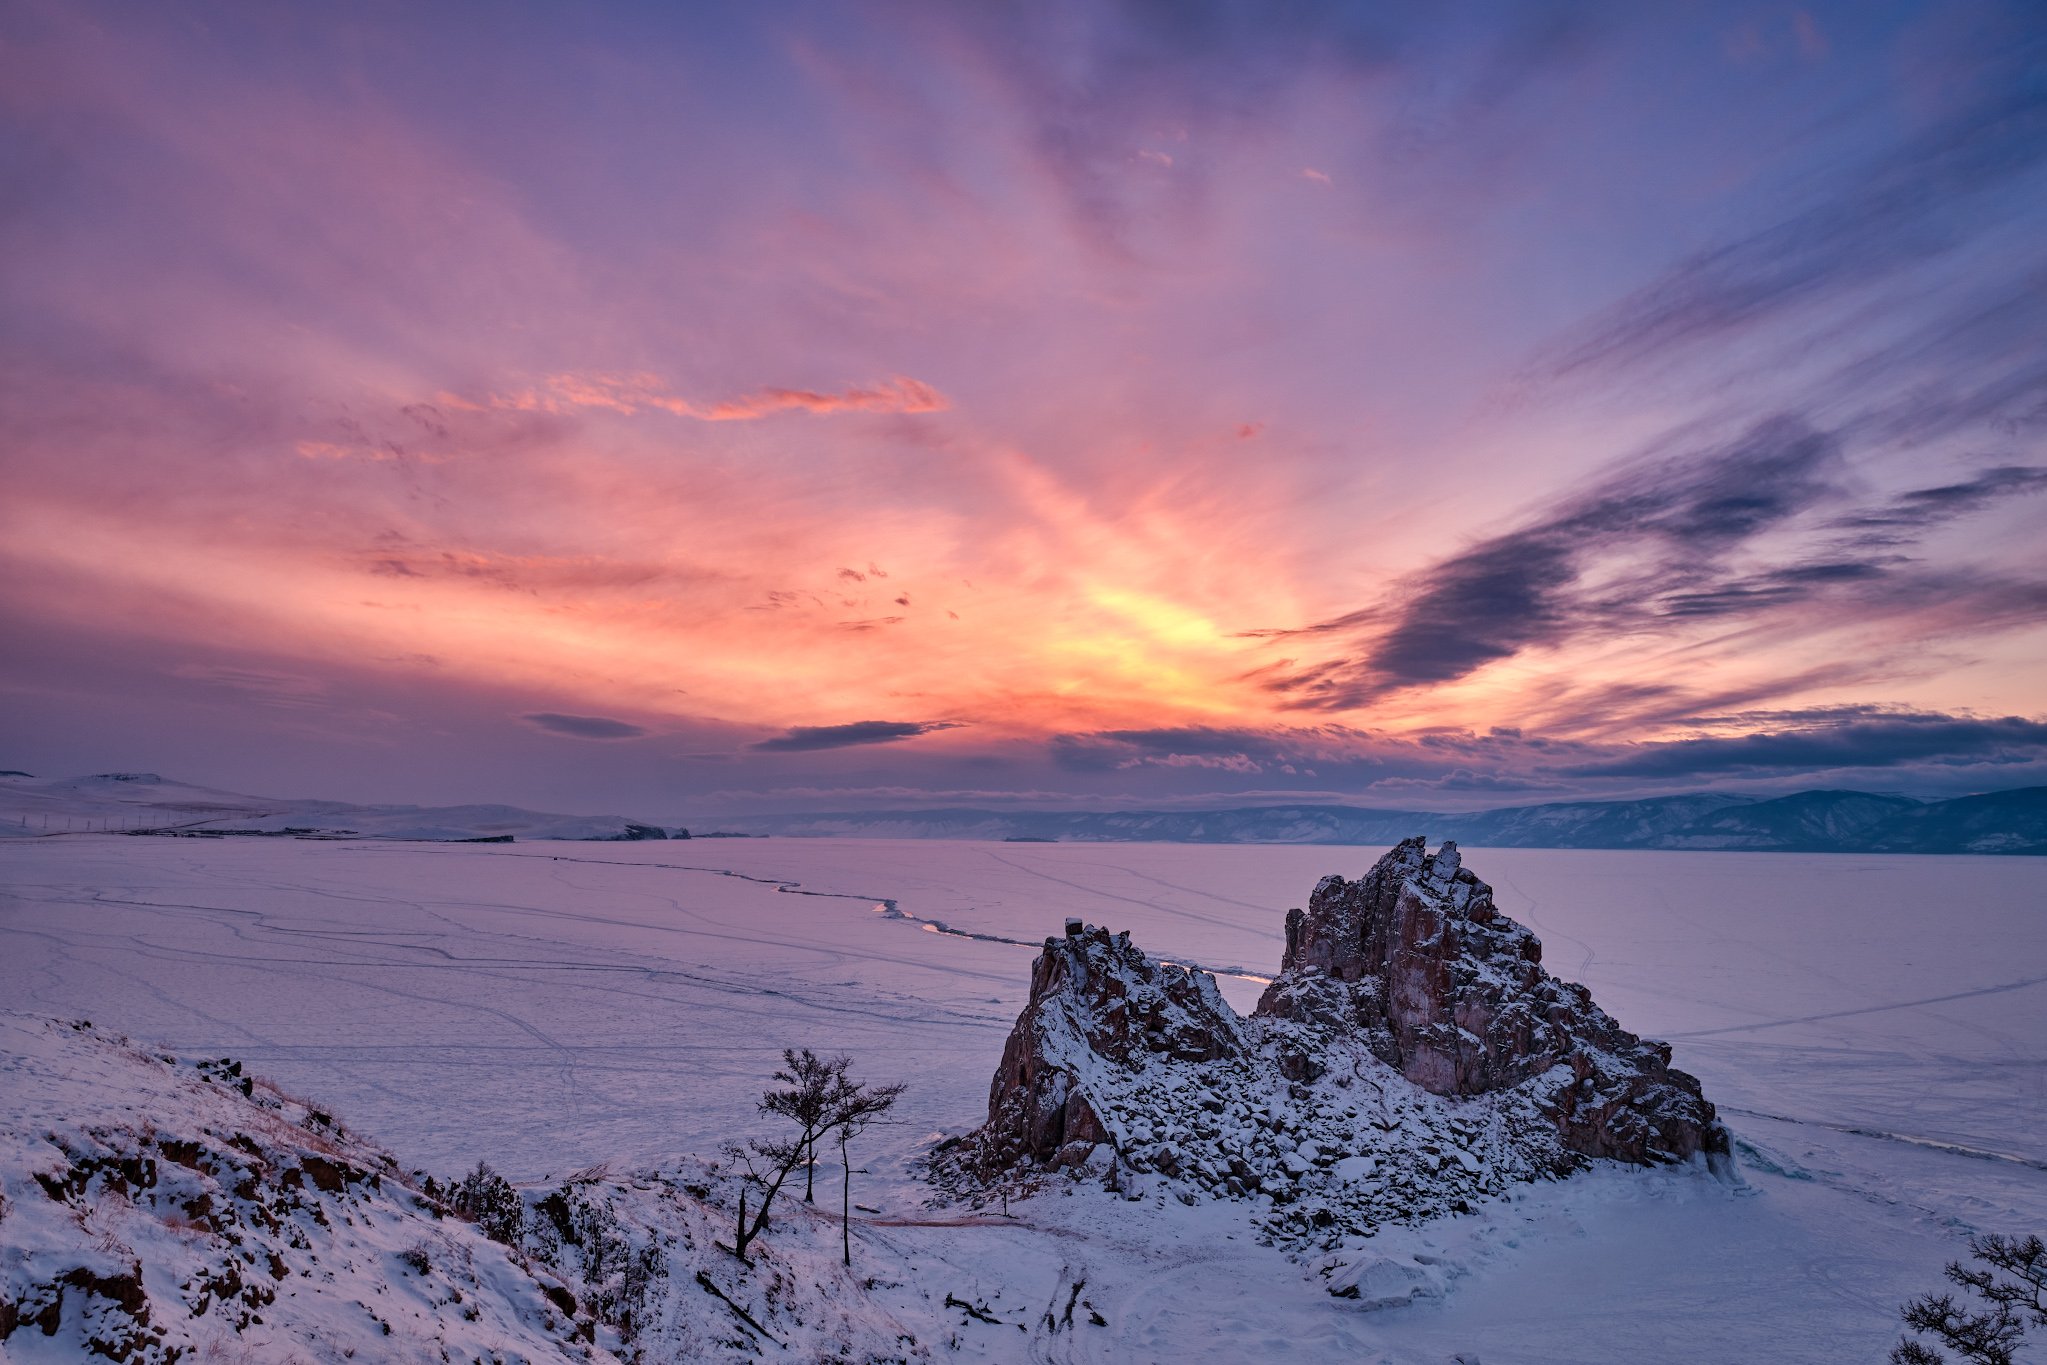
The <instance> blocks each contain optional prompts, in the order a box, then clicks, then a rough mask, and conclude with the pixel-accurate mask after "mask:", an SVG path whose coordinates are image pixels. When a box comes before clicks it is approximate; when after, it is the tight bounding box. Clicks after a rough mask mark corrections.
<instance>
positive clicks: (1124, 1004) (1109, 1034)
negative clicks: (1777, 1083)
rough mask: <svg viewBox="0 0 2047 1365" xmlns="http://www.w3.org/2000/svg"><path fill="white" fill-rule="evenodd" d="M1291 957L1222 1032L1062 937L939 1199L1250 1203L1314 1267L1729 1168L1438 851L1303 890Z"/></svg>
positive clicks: (1723, 1146) (1683, 1082) (1410, 852)
mask: <svg viewBox="0 0 2047 1365" xmlns="http://www.w3.org/2000/svg"><path fill="white" fill-rule="evenodd" d="M1286 942H1287V947H1286V957H1285V961H1284V963H1283V966H1282V970H1281V972H1280V975H1279V976H1278V977H1277V978H1275V979H1274V981H1273V982H1272V984H1271V985H1270V986H1269V987H1268V988H1267V989H1266V991H1265V994H1264V996H1263V998H1262V999H1261V1000H1260V1001H1259V1003H1258V1008H1257V1009H1256V1010H1255V1011H1254V1012H1253V1013H1252V1015H1251V1017H1250V1018H1248V1019H1241V1018H1239V1017H1238V1016H1237V1014H1236V1013H1235V1012H1234V1011H1233V1010H1231V1009H1230V1007H1229V1005H1228V1003H1227V1002H1225V1001H1224V1000H1223V998H1222V995H1221V993H1220V992H1219V991H1218V990H1217V988H1216V983H1215V979H1214V978H1213V977H1212V976H1210V975H1209V974H1208V973H1206V972H1201V971H1196V970H1190V969H1187V968H1184V967H1180V966H1178V965H1175V964H1172V963H1162V962H1156V961H1154V960H1152V959H1151V958H1149V957H1147V956H1146V955H1145V954H1144V953H1142V952H1141V951H1139V950H1138V949H1137V948H1136V947H1134V946H1133V945H1132V944H1131V942H1130V940H1129V936H1128V935H1127V934H1118V935H1113V936H1112V935H1111V934H1110V933H1109V932H1108V931H1107V930H1105V929H1100V928H1089V927H1085V926H1083V925H1082V924H1081V923H1080V922H1079V921H1073V922H1070V923H1069V924H1068V926H1067V933H1066V937H1065V938H1064V939H1047V940H1046V942H1045V951H1044V953H1043V955H1042V956H1041V957H1040V958H1039V959H1038V961H1037V963H1036V965H1035V967H1034V968H1033V970H1032V976H1031V999H1030V1003H1029V1004H1028V1005H1027V1006H1026V1007H1025V1009H1024V1012H1023V1014H1022V1015H1021V1016H1020V1017H1019V1018H1018V1020H1017V1024H1016V1028H1015V1029H1014V1031H1013V1032H1012V1033H1011V1034H1010V1037H1009V1042H1008V1045H1007V1047H1006V1048H1005V1049H1004V1053H1003V1058H1002V1063H1001V1066H1000V1068H999V1069H998V1070H997V1072H996V1075H995V1079H994V1082H993V1084H992V1086H991V1090H990V1095H989V1103H988V1122H987V1124H986V1125H985V1126H983V1127H982V1128H981V1129H980V1130H979V1131H977V1132H976V1133H974V1134H972V1135H971V1136H970V1137H968V1138H965V1139H962V1140H960V1141H958V1142H955V1143H952V1144H949V1145H948V1146H947V1147H946V1148H945V1149H943V1150H942V1151H941V1152H939V1153H938V1154H937V1156H936V1158H935V1161H934V1169H935V1172H936V1173H937V1175H938V1177H939V1179H940V1182H941V1183H942V1184H944V1185H947V1186H949V1187H950V1188H952V1189H953V1190H955V1191H956V1192H959V1193H962V1194H965V1195H968V1196H969V1197H972V1198H982V1199H984V1198H985V1197H986V1195H987V1194H988V1193H990V1192H1001V1193H1009V1192H1012V1191H1015V1190H1028V1189H1033V1188H1037V1187H1039V1186H1040V1185H1042V1184H1043V1182H1044V1180H1045V1178H1046V1177H1047V1175H1048V1173H1049V1172H1053V1171H1065V1172H1068V1173H1069V1174H1071V1175H1073V1176H1079V1175H1081V1174H1083V1173H1086V1174H1091V1175H1095V1176H1099V1177H1100V1178H1101V1179H1102V1181H1103V1182H1104V1183H1105V1184H1106V1185H1108V1186H1109V1187H1110V1188H1112V1189H1114V1190H1117V1191H1119V1192H1121V1193H1123V1194H1124V1195H1125V1196H1126V1197H1129V1198H1132V1199H1136V1198H1142V1197H1144V1196H1145V1195H1147V1194H1150V1193H1152V1192H1153V1191H1154V1190H1155V1189H1162V1190H1164V1191H1165V1192H1167V1193H1170V1194H1171V1195H1173V1196H1174V1197H1176V1198H1178V1199H1179V1200H1180V1201H1181V1202H1182V1203H1186V1204H1193V1203H1195V1202H1197V1201H1198V1200H1204V1199H1234V1200H1245V1201H1250V1202H1251V1203H1253V1204H1254V1205H1255V1206H1256V1207H1257V1208H1258V1209H1259V1211H1260V1212H1259V1215H1258V1223H1259V1226H1260V1228H1261V1230H1262V1232H1263V1233H1264V1234H1265V1235H1266V1236H1267V1237H1269V1238H1270V1239H1271V1240H1273V1241H1275V1242H1278V1243H1280V1244H1282V1245H1286V1246H1289V1247H1293V1248H1296V1249H1303V1248H1309V1247H1320V1248H1323V1249H1334V1248H1336V1247H1338V1246H1339V1245H1341V1244H1342V1243H1343V1242H1344V1241H1345V1240H1347V1239H1350V1238H1353V1237H1356V1236H1359V1235H1363V1236H1370V1235H1372V1234H1373V1233H1375V1232H1376V1231H1377V1230H1378V1228H1379V1227H1380V1225H1382V1224H1386V1223H1396V1224H1413V1223H1417V1222H1421V1221H1424V1220H1427V1219H1430V1218H1434V1217H1438V1216H1440V1215H1442V1214H1445V1213H1452V1212H1456V1213H1462V1212H1467V1211H1468V1210H1469V1209H1470V1207H1471V1204H1472V1202H1473V1201H1475V1200H1477V1199H1479V1198H1482V1197H1485V1196H1490V1195H1497V1194H1499V1193H1501V1192H1502V1191H1503V1190H1505V1189H1506V1188H1507V1187H1509V1186H1510V1185H1512V1184H1514V1183H1516V1182H1523V1181H1529V1180H1536V1179H1542V1178H1550V1177H1556V1176H1561V1175H1565V1174H1568V1173H1569V1172H1571V1171H1573V1170H1576V1169H1579V1168H1580V1167H1582V1166H1583V1165H1584V1164H1585V1163H1586V1162H1587V1161H1588V1160H1589V1159H1591V1158H1602V1157H1604V1158H1614V1159H1619V1160H1623V1161H1628V1162H1633V1163H1635V1164H1638V1165H1652V1164H1674V1163H1677V1162H1681V1161H1686V1160H1689V1159H1691V1158H1694V1157H1697V1156H1700V1155H1701V1154H1703V1155H1705V1156H1706V1157H1707V1158H1709V1159H1710V1160H1711V1161H1712V1162H1713V1164H1714V1165H1715V1166H1716V1168H1717V1169H1719V1170H1721V1171H1723V1172H1725V1173H1727V1174H1728V1175H1730V1176H1731V1174H1732V1167H1731V1164H1729V1163H1728V1162H1727V1160H1726V1158H1727V1153H1728V1146H1729V1141H1728V1135H1727V1131H1726V1129H1725V1128H1723V1127H1722V1126H1721V1125H1720V1124H1719V1123H1718V1122H1717V1120H1716V1118H1715V1115H1714V1111H1713V1106H1712V1105H1711V1104H1709V1103H1707V1102H1706V1100H1705V1098H1704V1097H1703V1096H1702V1095H1701V1093H1700V1089H1699V1083H1698V1081H1697V1080H1695V1079H1694V1078H1693V1077H1691V1076H1689V1075H1687V1074H1686V1073H1684V1072H1682V1071H1678V1070H1676V1069H1674V1068H1672V1067H1671V1066H1670V1049H1669V1048H1668V1046H1666V1045H1664V1044H1661V1043H1650V1042H1644V1041H1643V1040H1642V1039H1640V1038H1637V1037H1636V1036H1635V1035H1633V1034H1631V1033H1628V1032H1627V1031H1625V1030H1624V1029H1622V1028H1621V1027H1620V1025H1618V1024H1617V1023H1615V1022H1614V1020H1613V1019H1612V1018H1611V1017H1610V1016H1608V1015H1607V1013H1606V1012H1605V1011H1604V1010H1602V1009H1600V1008H1599V1007H1598V1006H1597V1005H1596V1004H1594V1003H1593V1002H1592V999H1591V996H1590V994H1589V993H1588V992H1586V990H1585V989H1584V988H1583V987H1582V986H1575V985H1572V984H1570V983H1568V982H1562V981H1558V980H1557V979H1556V978H1554V977H1552V976H1550V975H1549V973H1547V972H1545V971H1544V970H1543V969H1542V967H1541V966H1540V961H1541V956H1542V953H1541V946H1540V944H1539V943H1538V942H1537V940H1536V939H1535V936H1534V935H1533V934H1531V933H1529V932H1528V930H1527V929H1525V928H1523V927H1522V926H1521V925H1518V924H1516V923H1514V922H1513V921H1512V920H1510V919H1508V918H1506V917H1505V916H1503V915H1501V914H1500V913H1499V911H1498V910H1497V909H1496V908H1495V907H1494V905H1493V898H1492V888H1491V887H1489V886H1487V885H1486V884H1485V883H1484V882H1482V881H1479V880H1478V879H1477V878H1476V877H1475V876H1474V875H1473V874H1472V873H1471V872H1470V871H1468V870H1466V869H1465V868H1464V867H1463V866H1462V863H1461V859H1460V857H1459V855H1458V852H1457V847H1456V845H1455V844H1449V843H1446V844H1444V845H1443V847H1442V848H1441V849H1440V850H1439V851H1438V852H1437V853H1435V854H1433V855H1431V854H1430V853H1429V852H1428V850H1427V847H1426V845H1425V844H1424V843H1423V841H1422V840H1420V839H1410V840H1407V841H1405V842H1403V843H1401V844H1400V845H1399V846H1397V847H1396V848H1394V849H1393V850H1392V851H1391V852H1389V853H1387V854H1386V855H1385V856H1384V857H1383V858H1381V859H1380V860H1379V862H1378V863H1377V865H1376V866H1374V867H1373V868H1372V870H1371V871H1370V872H1368V873H1367V874H1366V875H1365V876H1364V877H1361V878H1359V879H1358V880H1357V881H1355V882H1349V881H1345V880H1344V879H1343V878H1342V877H1334V876H1332V877H1326V878H1324V879H1323V880H1322V882H1321V884H1320V885H1318V886H1317V887H1316V888H1315V893H1314V896H1313V897H1312V899H1311V900H1310V902H1309V906H1308V909H1307V911H1306V913H1305V914H1304V913H1303V912H1302V911H1299V910H1294V911H1290V912H1288V916H1287V935H1286ZM1332 1292H1335V1293H1338V1294H1355V1293H1356V1292H1358V1291H1357V1286H1356V1285H1355V1284H1354V1283H1344V1282H1339V1283H1337V1284H1335V1285H1334V1286H1332Z"/></svg>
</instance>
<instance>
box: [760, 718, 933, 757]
mask: <svg viewBox="0 0 2047 1365" xmlns="http://www.w3.org/2000/svg"><path fill="white" fill-rule="evenodd" d="M958 728H960V722H958V721H949V720H856V721H853V722H852V723H851V724H847V725H795V726H791V727H790V729H789V732H788V733H787V734H784V735H778V736H776V737H775V738H773V739H764V740H762V741H761V742H760V743H758V744H754V745H750V746H748V747H750V748H752V749H755V750H757V751H759V752H762V753H781V754H787V753H811V752H814V751H816V750H820V749H846V748H851V747H852V746H854V745H856V744H890V743H893V742H895V741H896V740H900V739H915V738H916V737H917V736H919V735H929V734H935V733H936V732H938V731H940V730H956V729H958Z"/></svg>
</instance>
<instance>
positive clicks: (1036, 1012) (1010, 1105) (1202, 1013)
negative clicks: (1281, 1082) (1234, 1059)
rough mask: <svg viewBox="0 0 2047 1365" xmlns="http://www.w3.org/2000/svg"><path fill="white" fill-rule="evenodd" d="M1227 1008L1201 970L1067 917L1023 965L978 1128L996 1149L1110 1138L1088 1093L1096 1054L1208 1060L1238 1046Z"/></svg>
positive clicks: (1131, 1064)
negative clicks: (997, 1137) (1019, 1005)
mask: <svg viewBox="0 0 2047 1365" xmlns="http://www.w3.org/2000/svg"><path fill="white" fill-rule="evenodd" d="M1242 1047H1243V1039H1242V1036H1241V1030H1240V1027H1239V1021H1238V1019H1237V1015H1236V1013H1235V1011H1233V1010H1231V1009H1230V1007H1229V1005H1228V1003H1227V1002H1225V1001H1224V1000H1223V998H1222V994H1221V992H1220V991H1218V990H1217V989H1216V985H1215V978H1214V977H1212V976H1210V975H1209V974H1208V973H1207V972H1202V971H1192V970H1189V969H1187V968H1185V967H1180V966H1176V965H1174V964H1173V963H1169V962H1157V961H1154V960H1153V959H1152V958H1150V957H1148V956H1146V955H1145V953H1144V952H1143V951H1142V950H1140V949H1138V948H1136V947H1135V946H1133V945H1132V944H1131V942H1130V935H1129V934H1127V933H1123V934H1113V935H1112V934H1111V933H1110V932H1109V931H1108V930H1107V929H1104V928H1100V927H1096V926H1087V925H1083V924H1082V923H1081V922H1080V921H1079V920H1069V921H1067V925H1066V936H1065V937H1064V938H1048V939H1046V940H1045V951H1044V952H1043V953H1042V954H1040V955H1039V957H1038V960H1037V962H1036V963H1034V964H1033V965H1032V967H1031V998H1030V1002H1029V1003H1028V1004H1027V1005H1025V1006H1024V1010H1023V1013H1022V1014H1020V1015H1019V1016H1018V1017H1017V1021H1016V1027H1015V1028H1014V1029H1012V1030H1011V1031H1010V1035H1009V1041H1008V1043H1007V1044H1006V1045H1005V1046H1004V1048H1003V1051H1002V1065H1001V1067H1000V1068H998V1069H997V1071H996V1073H995V1079H994V1082H993V1083H992V1084H991V1085H990V1087H989V1093H988V1131H990V1132H991V1133H999V1134H1002V1135H1004V1137H1005V1138H1006V1139H1007V1140H1008V1145H1009V1146H1010V1147H1011V1148H1012V1150H1011V1151H1009V1152H1006V1153H1005V1155H1022V1154H1028V1155H1029V1156H1031V1157H1034V1158H1037V1159H1039V1160H1046V1159H1049V1158H1051V1157H1054V1156H1056V1155H1057V1154H1058V1153H1059V1151H1060V1150H1061V1149H1062V1148H1064V1147H1067V1146H1069V1145H1076V1144H1077V1145H1078V1148H1079V1150H1080V1151H1081V1152H1082V1153H1084V1152H1085V1149H1086V1148H1088V1147H1092V1146H1093V1145H1094V1144H1096V1143H1099V1142H1110V1143H1115V1142H1117V1141H1118V1139H1119V1138H1120V1136H1121V1135H1120V1134H1118V1133H1115V1132H1113V1131H1112V1130H1111V1129H1110V1127H1109V1126H1108V1125H1107V1124H1106V1123H1105V1122H1104V1120H1103V1117H1102V1115H1101V1114H1100V1113H1099V1112H1098V1111H1097V1109H1096V1108H1095V1106H1094V1105H1092V1104H1091V1103H1090V1102H1089V1099H1088V1095H1089V1093H1090V1091H1091V1090H1092V1089H1098V1088H1099V1086H1098V1084H1097V1082H1098V1080H1099V1078H1098V1076H1097V1073H1098V1072H1099V1070H1100V1069H1101V1068H1102V1066H1103V1065H1104V1064H1105V1063H1106V1064H1109V1065H1113V1066H1116V1067H1120V1068H1124V1069H1135V1068H1138V1067H1141V1066H1142V1065H1143V1063H1144V1061H1145V1059H1147V1058H1149V1057H1153V1056H1161V1057H1169V1058H1174V1059H1177V1060H1180V1061H1209V1060H1213V1059H1215V1058H1219V1057H1224V1056H1228V1055H1231V1054H1233V1053H1235V1052H1237V1051H1240V1050H1241V1049H1242Z"/></svg>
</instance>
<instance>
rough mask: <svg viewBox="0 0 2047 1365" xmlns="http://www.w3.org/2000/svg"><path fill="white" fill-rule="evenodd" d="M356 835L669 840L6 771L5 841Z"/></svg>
mask: <svg viewBox="0 0 2047 1365" xmlns="http://www.w3.org/2000/svg"><path fill="white" fill-rule="evenodd" d="M91 832H103V833H139V832H154V833H163V834H189V835H204V834H208V833H213V834H249V833H261V834H284V833H303V834H308V835H357V836H360V837H363V838H370V839H431V840H460V839H505V838H517V839H620V840H626V839H665V838H667V837H668V832H667V831H666V830H663V829H660V828H659V827H657V826H653V825H643V824H638V823H635V822H633V821H629V820H624V819H621V818H620V817H618V816H615V815H545V814H541V813H539V812H536V811H530V810H521V809H519V808H518V807H517V806H358V805H351V804H349V803H348V802H346V801H317V800H285V799H280V798H273V797H264V796H243V795H241V794H240V793H237V792H224V791H215V790H213V789H212V788H210V787H194V786H190V785H188V784H186V783H183V782H173V781H169V780H168V779H165V778H162V777H159V776H157V775H156V774H155V773H100V774H97V775H95V776H92V777H70V778H35V777H26V776H23V775H20V774H14V775H10V776H0V839H4V838H10V837H13V838H27V837H31V836H39V835H45V834H66V833H91Z"/></svg>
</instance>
